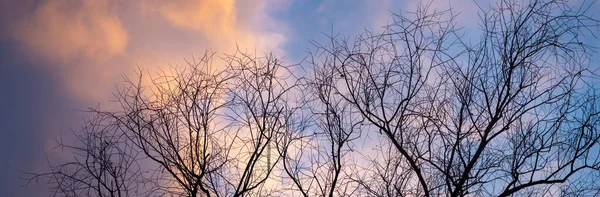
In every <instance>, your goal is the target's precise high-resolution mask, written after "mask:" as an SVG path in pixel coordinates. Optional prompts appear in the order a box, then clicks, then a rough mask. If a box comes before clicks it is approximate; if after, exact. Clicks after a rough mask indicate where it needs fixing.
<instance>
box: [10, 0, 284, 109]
mask: <svg viewBox="0 0 600 197" xmlns="http://www.w3.org/2000/svg"><path fill="white" fill-rule="evenodd" d="M267 3H268V2H264V1H236V0H204V1H191V0H181V1H139V2H127V1H113V0H99V1H81V2H80V1H61V0H47V1H40V2H37V4H35V3H33V2H30V6H21V7H23V8H22V9H21V10H24V11H29V13H28V14H16V13H15V14H12V18H16V19H15V20H14V21H13V22H12V23H6V22H4V20H3V22H2V24H3V25H4V26H8V25H7V24H11V25H10V27H3V28H4V29H8V33H9V36H8V39H11V40H12V42H14V43H16V44H17V45H18V46H17V48H18V49H19V51H20V55H22V56H23V57H22V58H23V59H28V61H30V62H32V63H33V64H36V65H38V66H44V67H49V68H51V69H50V70H52V71H53V73H52V74H54V75H56V76H58V77H59V78H61V79H62V81H63V84H64V86H65V88H67V89H69V92H70V93H71V94H73V96H76V97H78V98H80V99H84V100H91V101H93V102H104V101H106V100H107V99H110V91H112V90H113V87H114V84H115V83H118V82H119V81H120V78H121V76H122V74H123V73H127V74H131V73H132V71H134V70H135V68H136V67H141V68H144V69H148V70H151V71H154V70H156V69H157V68H160V67H167V66H168V64H173V65H177V64H184V61H183V58H190V57H191V55H192V54H198V55H200V54H201V53H204V51H205V50H213V51H215V52H217V53H232V52H234V51H235V50H236V48H237V47H239V48H240V49H241V50H247V51H249V52H257V53H259V55H260V54H261V53H264V52H269V51H273V52H275V53H276V54H278V55H283V54H284V52H283V50H282V49H280V47H279V46H280V45H281V44H282V43H283V42H285V40H286V38H285V36H283V33H282V32H281V30H282V29H284V28H282V27H283V25H281V24H278V23H277V21H276V20H275V19H273V18H271V17H270V16H269V15H268V12H269V11H272V10H269V9H271V8H269V9H268V8H267ZM3 4H5V3H3ZM10 6H12V5H10ZM10 6H8V5H7V6H6V7H10ZM15 6H16V4H15ZM28 8H29V10H28ZM3 10H4V8H3ZM4 15H8V14H3V16H4ZM13 23H14V24H13ZM275 27H277V28H275ZM0 39H7V38H4V37H2V38H0ZM93 102H92V103H93Z"/></svg>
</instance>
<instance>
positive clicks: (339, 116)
mask: <svg viewBox="0 0 600 197" xmlns="http://www.w3.org/2000/svg"><path fill="white" fill-rule="evenodd" d="M432 3H433V2H431V3H429V4H427V3H425V4H420V5H419V7H418V9H417V10H415V11H414V12H411V13H402V14H394V15H393V16H392V17H391V18H392V19H393V20H392V22H391V23H390V24H389V25H387V26H386V27H385V28H384V30H383V31H382V32H380V33H376V32H372V31H365V32H364V33H363V34H360V35H358V36H356V37H354V38H353V39H350V38H341V37H339V36H337V35H330V36H329V37H328V38H329V39H328V40H329V41H328V42H327V43H317V42H314V43H313V44H314V45H315V48H316V50H313V51H312V52H311V53H309V56H308V58H307V61H305V62H303V63H301V64H300V66H298V65H293V66H288V65H286V64H285V63H284V62H283V61H282V60H281V59H280V58H278V57H275V56H274V55H271V54H269V55H266V56H264V57H258V56H255V55H252V54H248V53H243V52H240V51H238V52H236V53H235V54H231V55H223V56H222V57H221V58H219V59H218V61H221V64H219V65H220V66H216V65H213V61H214V60H215V59H216V58H214V57H213V56H214V54H211V53H206V54H205V55H204V56H202V57H201V58H194V59H192V61H189V62H188V65H187V67H185V69H183V70H177V69H175V68H172V69H170V70H168V71H163V72H162V73H160V74H159V76H158V77H154V78H153V77H149V78H150V79H151V80H150V81H148V80H147V76H148V75H146V74H143V72H139V75H138V76H137V78H135V79H134V80H130V79H127V78H126V83H125V85H124V86H122V87H121V88H120V89H119V90H118V91H117V92H116V93H115V97H116V99H117V102H116V103H117V104H118V107H117V110H100V109H93V110H92V113H93V114H94V118H93V119H92V120H90V121H88V122H87V123H86V127H85V128H84V129H82V130H81V132H76V134H77V136H78V138H79V139H80V140H81V142H82V143H81V144H83V145H82V146H67V145H63V144H61V146H63V147H65V148H68V149H69V150H72V151H73V152H74V153H75V154H76V156H75V157H74V161H73V162H68V163H64V164H61V165H57V166H56V165H50V167H51V169H50V172H48V173H43V174H31V175H32V176H33V178H32V179H30V180H37V179H40V178H42V177H44V178H48V180H50V183H51V184H52V185H53V186H55V187H54V188H53V191H54V192H55V194H57V195H67V196H80V195H98V196H131V195H150V194H151V195H171V196H554V195H560V196H586V195H598V194H600V185H599V183H600V154H599V152H600V130H599V128H600V95H599V94H598V79H597V78H594V76H597V73H594V72H595V70H593V69H592V68H593V67H592V66H591V63H592V62H591V59H590V57H591V56H592V55H595V51H594V49H595V48H594V46H593V45H591V44H589V43H585V42H584V41H583V40H582V38H583V36H586V35H588V34H591V36H594V35H593V33H594V28H598V27H599V26H600V25H599V24H600V23H599V21H597V20H596V19H594V18H592V17H591V16H590V14H591V13H590V12H591V11H590V10H588V9H589V7H590V6H588V5H587V4H586V3H585V2H584V3H582V4H579V6H578V7H574V5H572V3H571V2H567V1H562V0H531V1H513V0H503V1H500V2H497V3H496V4H493V5H492V7H491V8H490V9H484V8H480V9H481V10H480V12H479V13H480V15H479V16H480V19H481V21H480V29H479V30H480V32H478V33H475V32H464V31H462V30H461V28H460V27H457V23H456V21H455V20H456V14H455V13H453V10H451V9H450V10H435V9H433V8H432ZM298 69H305V70H302V71H299V70H298ZM596 71H597V70H596ZM299 73H306V75H305V76H300V74H299ZM141 163H145V164H148V165H139V164H141ZM140 166H143V167H140ZM142 172H143V173H142ZM148 185H151V188H148Z"/></svg>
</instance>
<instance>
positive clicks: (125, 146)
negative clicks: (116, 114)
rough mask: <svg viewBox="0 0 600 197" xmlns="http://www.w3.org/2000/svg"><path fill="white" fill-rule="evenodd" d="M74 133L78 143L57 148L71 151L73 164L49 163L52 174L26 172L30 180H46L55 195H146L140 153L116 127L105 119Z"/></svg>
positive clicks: (89, 122)
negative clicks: (139, 161) (138, 161)
mask: <svg viewBox="0 0 600 197" xmlns="http://www.w3.org/2000/svg"><path fill="white" fill-rule="evenodd" d="M85 125H86V126H85V127H84V128H83V129H81V130H80V132H78V133H75V134H76V135H75V136H76V138H77V140H78V141H79V142H80V143H79V144H74V145H70V144H65V143H63V142H62V141H60V142H58V148H61V149H66V150H68V151H71V152H72V155H73V158H72V160H70V161H67V162H64V163H62V164H59V165H55V164H52V163H51V162H50V161H49V160H48V165H49V167H50V171H49V172H46V173H41V174H38V173H26V174H27V175H29V177H28V178H27V180H28V184H29V182H31V181H38V180H40V179H41V180H45V181H48V183H49V184H50V185H52V186H53V187H52V188H50V189H51V192H52V194H53V195H56V196H111V197H114V196H138V195H139V196H147V195H148V193H145V192H147V191H152V190H151V189H147V188H144V187H143V182H142V181H141V179H140V178H141V171H140V166H139V164H138V163H137V158H138V153H136V152H135V151H134V149H132V147H131V145H130V144H129V143H128V142H127V141H126V140H125V136H124V135H122V134H121V133H118V132H116V129H115V124H113V122H112V121H110V120H108V119H106V118H105V117H102V116H94V117H92V118H90V119H87V120H86V124H85Z"/></svg>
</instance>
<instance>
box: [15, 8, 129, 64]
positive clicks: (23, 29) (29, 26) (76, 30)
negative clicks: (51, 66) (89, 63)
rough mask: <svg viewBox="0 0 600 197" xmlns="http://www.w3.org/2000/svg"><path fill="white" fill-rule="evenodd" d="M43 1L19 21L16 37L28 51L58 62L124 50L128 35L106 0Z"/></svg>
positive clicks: (95, 56)
mask: <svg viewBox="0 0 600 197" xmlns="http://www.w3.org/2000/svg"><path fill="white" fill-rule="evenodd" d="M69 3H73V2H71V1H46V2H43V3H41V5H39V6H37V8H36V9H35V11H34V13H33V15H31V16H29V17H27V18H23V19H22V20H20V21H18V24H17V25H16V29H15V30H14V36H15V39H17V40H18V41H19V43H20V44H22V46H23V47H24V49H25V50H26V51H27V52H31V53H33V54H32V55H34V56H39V57H41V58H43V59H45V60H50V61H52V62H55V63H59V65H64V64H69V63H70V62H71V61H73V60H74V59H78V58H81V57H83V58H107V57H111V56H114V55H119V54H123V53H124V52H125V49H126V46H127V40H128V35H127V32H126V31H125V29H124V28H123V25H122V23H121V21H120V20H119V18H118V17H116V16H114V15H113V13H112V12H111V10H110V9H109V7H108V4H107V2H106V1H82V2H78V3H75V4H69Z"/></svg>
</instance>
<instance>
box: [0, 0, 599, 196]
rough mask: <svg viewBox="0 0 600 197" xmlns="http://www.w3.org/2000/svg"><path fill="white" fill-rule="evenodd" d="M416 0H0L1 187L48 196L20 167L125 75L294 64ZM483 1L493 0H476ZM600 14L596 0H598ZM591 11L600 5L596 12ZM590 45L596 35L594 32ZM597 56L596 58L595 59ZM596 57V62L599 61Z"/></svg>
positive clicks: (465, 17) (459, 8) (47, 149)
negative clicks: (251, 63) (232, 59)
mask: <svg viewBox="0 0 600 197" xmlns="http://www.w3.org/2000/svg"><path fill="white" fill-rule="evenodd" d="M417 2H418V1H415V0H402V1H394V0H381V1H370V0H363V1H359V0H314V1H313V0H237V1H236V0H200V1H191V0H182V1H159V0H148V1H116V0H94V1H92V0H90V1H70V0H19V1H16V0H14V1H13V0H3V1H1V2H0V90H2V91H1V92H2V93H1V95H2V96H0V131H1V132H2V136H1V137H0V155H1V156H2V157H1V158H0V196H40V195H41V196H44V195H46V192H47V188H46V185H45V184H44V183H33V184H32V185H31V186H29V187H21V185H23V184H24V183H25V181H24V180H22V179H21V177H22V176H23V174H22V173H21V172H20V171H39V170H43V169H44V168H45V167H46V166H47V159H48V160H50V161H60V160H61V159H63V158H68V157H69V155H68V153H67V152H65V153H64V154H62V153H61V151H60V150H56V149H53V147H55V145H56V142H55V140H60V139H61V138H63V139H68V138H70V137H69V136H71V135H72V132H71V130H76V129H77V128H79V127H80V126H81V122H82V116H83V115H85V113H83V112H81V110H85V109H86V108H88V107H95V106H97V105H101V106H102V105H103V103H104V104H105V103H107V102H108V101H110V100H111V98H112V95H111V92H113V91H114V90H115V86H117V85H118V84H119V83H120V82H122V81H123V76H124V75H131V74H132V73H133V72H134V71H135V70H136V69H137V68H138V67H139V68H141V69H145V70H148V71H150V72H153V71H158V70H159V69H160V68H168V67H169V65H173V66H176V65H182V64H184V58H188V59H189V58H192V57H194V56H199V55H202V54H203V53H205V52H206V51H207V50H210V51H213V52H216V53H217V54H223V53H232V52H234V51H235V50H236V47H237V48H239V49H240V50H243V51H251V52H256V53H258V54H265V53H274V54H276V55H278V56H279V57H283V61H284V63H286V64H294V63H298V62H300V61H301V60H302V58H303V57H304V56H305V55H306V51H308V50H311V49H312V47H313V46H312V44H311V42H310V41H311V40H315V41H317V42H319V41H323V40H325V39H326V37H325V36H324V34H329V33H331V32H334V33H339V34H340V36H353V35H356V34H357V33H360V32H362V31H364V30H370V31H376V32H377V31H380V30H381V27H382V26H383V25H385V24H387V23H388V22H389V21H390V17H389V16H390V14H391V12H396V13H399V12H403V11H411V10H414V8H415V6H416V4H417ZM450 4H452V6H453V7H454V9H455V10H454V12H455V13H459V15H458V18H457V22H458V23H459V25H461V26H465V27H466V28H465V29H463V30H462V31H463V33H465V34H466V35H468V34H469V32H471V31H473V30H476V29H477V22H479V21H478V18H477V12H476V10H477V6H476V5H475V3H474V1H472V0H452V1H449V0H440V1H435V2H434V3H433V4H432V7H434V8H436V9H446V8H448V7H449V5H450ZM479 4H480V5H481V6H487V5H489V2H483V1H482V2H479ZM594 6H595V8H593V9H595V10H597V11H599V12H597V13H600V5H598V4H596V5H594ZM592 13H595V12H592ZM590 40H592V42H596V43H595V44H592V45H594V46H600V44H599V43H598V40H595V39H590ZM596 60H599V58H596ZM597 62H600V61H596V63H595V64H596V66H595V67H596V68H598V66H597V64H598V63H597Z"/></svg>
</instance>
